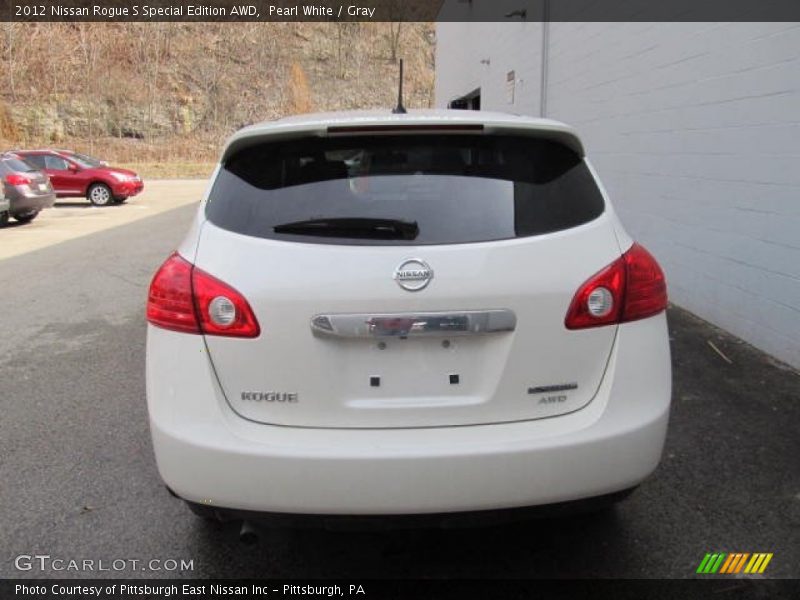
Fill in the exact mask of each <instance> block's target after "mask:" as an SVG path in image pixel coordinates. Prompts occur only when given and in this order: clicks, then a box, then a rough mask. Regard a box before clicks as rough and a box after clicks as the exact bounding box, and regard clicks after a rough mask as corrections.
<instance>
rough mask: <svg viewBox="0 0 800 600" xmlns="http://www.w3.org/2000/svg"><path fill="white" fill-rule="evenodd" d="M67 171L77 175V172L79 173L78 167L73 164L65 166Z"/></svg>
mask: <svg viewBox="0 0 800 600" xmlns="http://www.w3.org/2000/svg"><path fill="white" fill-rule="evenodd" d="M67 170H68V171H72V172H73V173H77V172H78V171H80V168H79V167H78V165H75V164H73V163H69V164H68V165H67Z"/></svg>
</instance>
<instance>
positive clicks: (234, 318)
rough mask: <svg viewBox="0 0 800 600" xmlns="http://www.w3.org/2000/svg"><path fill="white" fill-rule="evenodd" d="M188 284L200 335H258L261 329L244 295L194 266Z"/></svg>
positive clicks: (247, 336) (250, 336)
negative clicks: (190, 287) (192, 292)
mask: <svg viewBox="0 0 800 600" xmlns="http://www.w3.org/2000/svg"><path fill="white" fill-rule="evenodd" d="M192 284H193V288H194V301H195V306H196V307H197V315H198V317H199V318H200V327H201V329H202V330H203V333H204V334H206V335H226V336H231V337H245V338H254V337H258V334H259V333H261V329H260V327H259V326H258V321H257V320H256V316H255V314H253V309H252V308H250V304H248V302H247V300H245V298H244V296H242V295H241V294H240V293H239V292H237V291H236V290H235V289H233V288H232V287H230V286H229V285H227V284H225V283H223V282H221V281H220V280H219V279H217V278H216V277H212V276H211V275H209V274H208V273H206V272H205V271H201V270H200V269H198V268H197V267H195V268H194V271H193V273H192Z"/></svg>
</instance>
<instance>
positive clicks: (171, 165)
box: [114, 162, 215, 179]
mask: <svg viewBox="0 0 800 600" xmlns="http://www.w3.org/2000/svg"><path fill="white" fill-rule="evenodd" d="M114 166H118V167H122V168H124V169H131V170H132V171H136V172H137V173H138V174H139V175H140V176H141V177H142V179H206V178H208V177H210V176H211V172H212V171H213V170H214V166H215V165H214V163H205V162H203V163H192V162H157V163H154V162H135V163H120V164H116V165H114Z"/></svg>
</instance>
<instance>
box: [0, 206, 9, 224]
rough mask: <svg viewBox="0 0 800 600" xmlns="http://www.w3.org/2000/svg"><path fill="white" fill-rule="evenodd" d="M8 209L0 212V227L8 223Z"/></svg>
mask: <svg viewBox="0 0 800 600" xmlns="http://www.w3.org/2000/svg"><path fill="white" fill-rule="evenodd" d="M8 217H9V215H8V211H7V210H6V211H3V212H1V213H0V227H5V226H6V225H8Z"/></svg>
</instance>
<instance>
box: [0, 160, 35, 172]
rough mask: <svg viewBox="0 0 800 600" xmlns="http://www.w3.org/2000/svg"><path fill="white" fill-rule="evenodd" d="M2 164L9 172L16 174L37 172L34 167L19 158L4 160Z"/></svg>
mask: <svg viewBox="0 0 800 600" xmlns="http://www.w3.org/2000/svg"><path fill="white" fill-rule="evenodd" d="M3 164H4V165H5V166H6V167H8V169H9V170H10V171H16V172H18V173H29V172H30V171H36V170H37V169H36V167H35V166H33V165H32V164H30V163H28V162H26V161H24V160H21V159H19V158H4V159H3Z"/></svg>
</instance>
